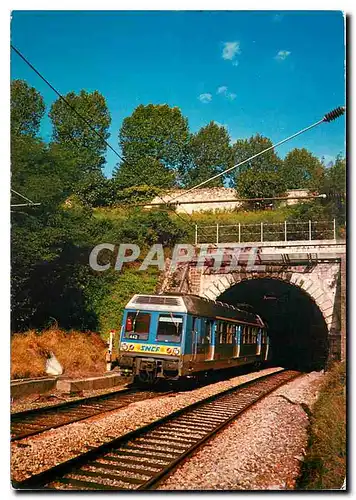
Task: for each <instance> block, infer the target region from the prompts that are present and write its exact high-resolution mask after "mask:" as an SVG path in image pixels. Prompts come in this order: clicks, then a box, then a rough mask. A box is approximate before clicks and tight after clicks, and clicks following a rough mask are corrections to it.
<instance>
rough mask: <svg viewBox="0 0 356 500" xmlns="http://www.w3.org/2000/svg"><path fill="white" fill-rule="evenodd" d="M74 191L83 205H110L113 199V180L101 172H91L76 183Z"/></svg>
mask: <svg viewBox="0 0 356 500" xmlns="http://www.w3.org/2000/svg"><path fill="white" fill-rule="evenodd" d="M75 193H76V194H77V195H78V198H79V200H80V201H81V202H82V203H83V204H84V205H88V206H91V207H105V206H110V205H112V204H113V203H114V200H115V190H114V181H113V179H107V178H106V177H105V175H104V174H103V173H102V172H91V173H89V174H87V175H86V176H85V178H84V179H83V180H81V181H80V182H79V183H78V184H77V186H76V189H75Z"/></svg>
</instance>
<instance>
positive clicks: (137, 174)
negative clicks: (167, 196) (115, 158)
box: [114, 157, 175, 190]
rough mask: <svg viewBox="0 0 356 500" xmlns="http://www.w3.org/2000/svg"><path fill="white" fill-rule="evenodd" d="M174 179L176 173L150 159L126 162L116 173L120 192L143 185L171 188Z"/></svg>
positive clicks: (159, 162)
mask: <svg viewBox="0 0 356 500" xmlns="http://www.w3.org/2000/svg"><path fill="white" fill-rule="evenodd" d="M174 179H175V178H174V173H173V172H172V171H170V170H169V168H168V167H166V166H165V165H164V164H163V163H162V161H160V160H157V159H155V158H150V157H146V158H137V159H133V160H131V162H130V163H129V162H127V161H125V162H124V163H122V164H121V166H120V168H117V169H116V170H115V172H114V180H115V184H116V186H117V189H118V190H121V189H128V188H131V187H132V186H143V185H146V186H152V187H157V188H170V187H172V186H173V185H174V183H175V180H174Z"/></svg>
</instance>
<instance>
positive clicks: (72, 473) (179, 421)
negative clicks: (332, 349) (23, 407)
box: [13, 370, 300, 491]
mask: <svg viewBox="0 0 356 500" xmlns="http://www.w3.org/2000/svg"><path fill="white" fill-rule="evenodd" d="M299 375H300V372H296V371H291V370H288V371H287V370H285V371H282V372H278V373H274V374H272V375H266V376H264V377H261V378H259V379H257V380H256V379H255V380H253V381H250V382H247V383H245V384H243V385H240V386H239V387H237V388H233V389H229V390H227V391H224V392H223V393H220V394H218V395H215V396H211V397H209V398H206V399H204V400H202V401H199V402H198V403H194V404H192V405H190V406H188V407H186V408H184V409H182V410H179V411H176V412H174V413H173V414H171V415H168V416H167V417H164V418H162V419H160V420H158V421H156V422H153V423H152V424H149V425H147V426H145V427H141V428H139V429H137V430H136V431H133V432H130V433H129V434H126V435H125V436H122V437H121V438H119V439H115V440H113V441H111V442H110V443H106V444H104V445H102V446H100V447H98V448H96V449H93V450H90V451H89V452H87V453H85V454H83V455H81V456H79V457H76V458H74V459H72V460H69V461H67V462H64V463H62V464H60V465H58V466H56V467H54V468H52V469H49V470H47V471H45V472H43V473H41V474H38V475H36V476H32V477H31V478H29V479H27V480H25V481H22V482H13V486H14V488H18V489H47V490H48V489H51V490H53V489H54V490H123V491H129V490H149V489H155V487H156V486H157V485H158V483H159V482H160V481H161V480H162V478H163V477H165V476H167V475H168V474H169V473H171V472H172V471H173V470H174V469H175V467H176V466H177V465H178V464H179V463H180V462H182V460H184V459H185V458H186V457H187V456H189V455H190V454H192V453H193V451H194V450H195V449H196V448H198V447H199V446H200V445H202V444H203V443H204V442H205V441H207V440H208V439H210V438H211V437H212V436H214V435H215V434H216V433H217V432H219V431H220V430H221V429H222V428H223V427H225V426H226V425H227V424H228V423H230V422H231V421H232V420H233V419H235V418H236V417H238V415H240V414H241V413H242V412H244V411H245V410H247V409H248V408H249V407H251V406H252V405H253V404H254V403H256V402H257V401H258V400H260V399H261V398H263V397H264V396H266V395H267V394H269V393H271V392H272V391H274V390H275V389H276V388H277V387H279V386H281V385H283V384H285V383H286V382H288V381H290V380H292V379H293V378H295V377H297V376H299Z"/></svg>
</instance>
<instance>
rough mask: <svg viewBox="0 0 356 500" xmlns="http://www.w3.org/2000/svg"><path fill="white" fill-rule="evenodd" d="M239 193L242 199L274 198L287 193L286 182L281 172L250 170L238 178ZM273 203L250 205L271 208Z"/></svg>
mask: <svg viewBox="0 0 356 500" xmlns="http://www.w3.org/2000/svg"><path fill="white" fill-rule="evenodd" d="M237 192H238V195H239V196H241V198H273V197H276V196H281V195H283V194H284V192H285V182H284V179H283V177H282V176H281V175H280V173H279V172H268V171H263V170H260V171H255V169H253V168H249V169H248V170H246V171H245V172H242V173H241V174H240V175H239V177H238V184H237ZM271 204H274V203H272V202H271V201H268V200H266V201H258V202H257V201H256V202H254V201H253V202H251V203H249V204H248V205H249V206H251V207H254V208H264V207H266V206H270V205H271Z"/></svg>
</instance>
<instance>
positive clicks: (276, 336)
mask: <svg viewBox="0 0 356 500" xmlns="http://www.w3.org/2000/svg"><path fill="white" fill-rule="evenodd" d="M216 300H220V301H222V302H227V303H230V304H233V305H236V304H242V303H243V304H248V305H249V306H251V307H252V308H253V310H254V311H255V312H256V313H257V314H259V315H260V316H261V318H262V319H263V320H264V321H265V322H266V323H267V325H268V328H269V335H270V339H271V352H272V361H273V363H275V364H278V365H281V366H284V367H286V368H294V369H299V370H304V371H309V370H318V369H322V368H324V367H325V364H326V362H327V358H328V328H327V325H326V323H325V320H324V317H323V315H322V313H321V311H320V309H319V307H318V306H317V304H316V303H315V302H314V300H313V299H312V298H311V297H310V296H309V295H308V294H307V293H306V292H304V290H302V289H301V288H299V287H298V286H295V285H292V284H290V283H288V282H285V281H282V280H279V279H273V278H256V279H248V280H243V281H240V282H239V283H236V284H235V285H233V286H232V287H231V288H229V289H228V290H225V291H224V292H223V293H222V294H221V295H220V296H219V297H218V298H217V299H216Z"/></svg>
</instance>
